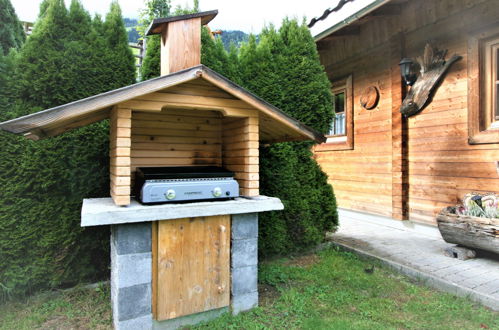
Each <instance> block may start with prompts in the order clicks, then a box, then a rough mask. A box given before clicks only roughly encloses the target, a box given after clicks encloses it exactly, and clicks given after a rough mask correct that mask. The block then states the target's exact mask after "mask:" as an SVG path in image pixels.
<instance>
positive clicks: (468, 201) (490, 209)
mask: <svg viewBox="0 0 499 330" xmlns="http://www.w3.org/2000/svg"><path fill="white" fill-rule="evenodd" d="M456 213H457V214H459V215H468V216H473V217H483V218H499V197H498V196H497V195H496V194H488V195H480V194H467V195H466V196H464V198H463V205H462V206H458V207H457V208H456Z"/></svg>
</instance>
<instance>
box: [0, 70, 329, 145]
mask: <svg viewBox="0 0 499 330" xmlns="http://www.w3.org/2000/svg"><path fill="white" fill-rule="evenodd" d="M195 79H202V80H204V81H207V82H208V83H210V84H212V85H214V86H216V87H218V88H220V89H221V90H223V91H225V92H227V93H229V94H231V95H232V96H234V97H235V98H238V99H240V100H241V101H243V102H245V103H246V104H248V106H249V107H251V108H254V109H255V110H257V111H260V127H261V133H260V141H261V142H283V141H300V140H315V141H317V142H324V141H325V137H324V135H323V134H321V133H319V132H317V131H315V130H313V129H312V128H310V127H308V126H306V125H304V124H302V123H300V122H299V121H298V120H296V119H294V118H292V117H290V116H289V115H287V114H286V113H284V112H283V111H281V110H279V109H278V108H276V107H274V106H273V105H271V104H270V103H268V102H266V101H265V100H263V99H261V98H259V97H258V96H256V95H254V94H252V93H250V92H249V91H247V90H245V89H244V88H242V87H241V86H239V85H237V84H235V83H234V82H232V81H230V80H229V79H227V78H225V77H224V76H222V75H220V74H218V73H217V72H215V71H213V70H211V69H210V68H208V67H206V66H204V65H198V66H194V67H191V68H189V69H186V70H182V71H178V72H175V73H172V74H169V75H165V76H162V77H158V78H154V79H150V80H147V81H144V82H140V83H137V84H134V85H130V86H126V87H123V88H119V89H115V90H112V91H109V92H105V93H102V94H98V95H95V96H91V97H88V98H85V99H81V100H78V101H74V102H71V103H68V104H64V105H60V106H57V107H54V108H50V109H47V110H43V111H40V112H37V113H33V114H30V115H27V116H23V117H20V118H16V119H12V120H9V121H5V122H3V123H0V129H2V130H4V131H8V132H11V133H15V134H20V135H24V136H26V137H27V138H31V139H34V140H38V139H43V138H46V137H50V136H55V135H59V134H61V133H63V132H66V131H68V130H71V129H74V128H78V127H82V126H86V125H89V124H91V123H93V122H97V121H100V120H103V119H106V118H108V117H109V110H110V109H111V108H112V107H113V106H114V105H117V104H118V103H122V102H125V101H130V100H133V99H134V98H137V97H140V96H142V95H146V94H150V93H154V92H157V91H160V90H165V89H168V88H170V87H173V86H176V85H180V84H183V83H187V82H189V81H192V80H195ZM158 103H159V102H158ZM158 106H160V105H158ZM132 109H133V108H132ZM158 110H161V108H159V109H158ZM213 110H220V109H215V108H214V109H213Z"/></svg>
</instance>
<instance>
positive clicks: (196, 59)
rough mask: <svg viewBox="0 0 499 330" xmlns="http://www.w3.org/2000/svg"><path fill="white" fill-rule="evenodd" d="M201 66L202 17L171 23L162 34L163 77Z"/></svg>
mask: <svg viewBox="0 0 499 330" xmlns="http://www.w3.org/2000/svg"><path fill="white" fill-rule="evenodd" d="M199 64H201V17H195V18H191V19H186V20H180V21H174V22H169V23H167V24H165V25H164V26H163V30H162V32H161V75H162V76H164V75H167V74H170V73H174V72H177V71H180V70H183V69H187V68H190V67H193V66H196V65H199Z"/></svg>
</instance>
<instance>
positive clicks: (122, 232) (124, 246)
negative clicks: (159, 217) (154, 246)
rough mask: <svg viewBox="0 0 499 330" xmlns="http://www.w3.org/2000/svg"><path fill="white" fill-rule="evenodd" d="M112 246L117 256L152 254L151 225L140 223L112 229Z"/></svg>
mask: <svg viewBox="0 0 499 330" xmlns="http://www.w3.org/2000/svg"><path fill="white" fill-rule="evenodd" d="M111 231H112V233H111V244H113V245H114V247H115V248H116V254H118V255H122V254H132V253H144V252H151V237H152V236H151V235H152V233H151V223H150V222H139V223H131V224H123V225H117V226H112V227H111Z"/></svg>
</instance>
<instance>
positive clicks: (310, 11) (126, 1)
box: [11, 0, 373, 35]
mask: <svg viewBox="0 0 499 330" xmlns="http://www.w3.org/2000/svg"><path fill="white" fill-rule="evenodd" d="M41 1H42V0H11V2H12V5H13V6H14V8H15V10H16V13H17V15H18V17H19V19H20V20H22V21H28V22H33V21H34V20H35V19H36V17H37V15H38V8H39V4H40V2H41ZM65 1H66V4H67V5H69V2H70V0H65ZM80 1H81V2H82V4H83V6H84V7H85V9H87V10H88V11H89V12H90V13H92V14H93V13H99V14H101V15H103V16H104V15H105V14H106V13H107V11H108V9H109V5H110V3H111V0H80ZM372 1H373V0H355V1H354V2H352V3H347V4H346V5H345V7H344V9H345V10H342V12H343V13H341V15H338V14H335V15H330V16H331V17H329V18H328V21H327V22H321V23H322V24H318V25H317V26H316V27H315V28H314V29H312V34H314V35H315V34H317V33H319V32H321V31H322V30H324V28H325V27H324V28H323V27H322V26H326V25H328V26H331V25H332V24H334V23H335V22H334V21H341V20H342V19H344V18H345V17H343V16H345V15H346V14H348V13H349V12H351V11H355V10H356V9H357V8H358V7H360V6H365V5H366V4H367V3H370V2H372ZM118 2H119V4H120V6H121V10H122V11H123V16H124V17H129V18H137V17H138V15H139V11H140V9H141V8H143V6H144V0H118ZM199 2H200V9H201V10H202V11H206V10H213V9H218V15H217V17H216V18H215V19H214V20H213V21H212V22H211V23H210V24H209V25H210V27H211V28H212V29H222V30H241V31H244V32H246V33H250V32H252V33H259V32H260V31H261V29H262V27H263V26H264V25H266V24H269V23H272V24H274V25H276V26H279V25H280V22H281V21H282V19H283V18H284V17H286V16H288V17H296V18H298V19H302V18H303V17H304V16H305V17H307V23H308V21H310V19H311V18H312V17H318V16H321V15H322V13H323V12H324V10H326V9H327V8H331V7H333V6H335V5H336V4H337V3H338V0H307V1H298V0H246V1H241V0H239V1H238V0H200V1H199ZM172 3H173V5H174V6H176V5H181V6H185V5H186V4H188V5H191V4H192V1H187V0H172ZM333 16H334V17H333Z"/></svg>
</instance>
